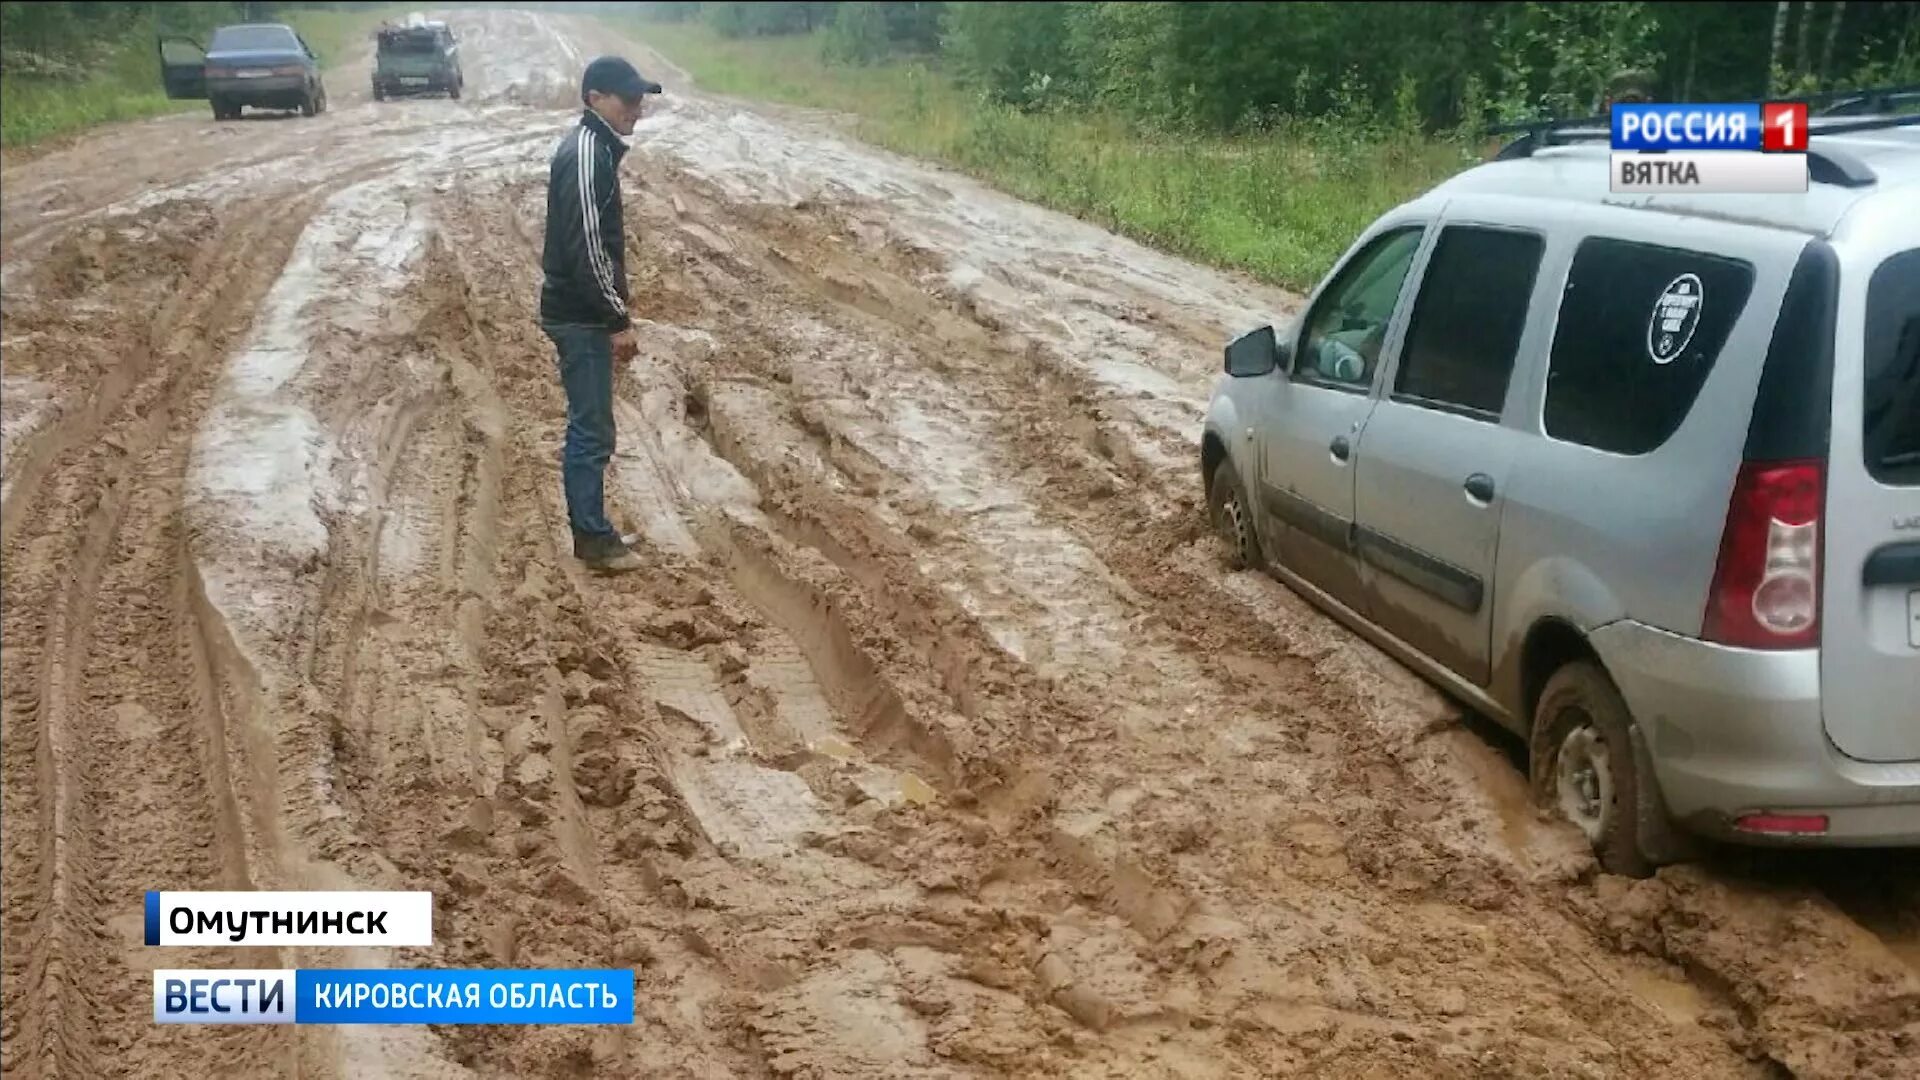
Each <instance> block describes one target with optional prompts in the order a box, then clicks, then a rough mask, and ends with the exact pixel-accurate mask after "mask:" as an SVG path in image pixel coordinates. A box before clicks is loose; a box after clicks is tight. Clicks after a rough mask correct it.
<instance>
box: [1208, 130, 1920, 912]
mask: <svg viewBox="0 0 1920 1080" xmlns="http://www.w3.org/2000/svg"><path fill="white" fill-rule="evenodd" d="M1914 119H1915V118H1912V117H1907V118H1901V119H1898V120H1896V119H1894V118H1891V117H1882V118H1880V119H1879V120H1877V121H1871V120H1863V119H1861V118H1858V117H1849V118H1847V120H1846V121H1845V125H1847V126H1850V127H1851V129H1852V130H1848V129H1847V127H1843V126H1842V125H1841V124H1840V123H1839V122H1837V121H1836V122H1827V123H1823V122H1822V121H1821V119H1820V118H1815V121H1814V125H1813V133H1812V138H1811V143H1810V150H1809V153H1808V165H1809V170H1810V176H1811V182H1810V184H1809V188H1808V190H1807V191H1806V192H1805V193H1804V194H1798V193H1796V194H1784V195H1782V194H1775V195H1734V194H1706V195H1703V194H1685V193H1681V194H1655V195H1613V194H1610V193H1609V191H1608V188H1609V182H1608V167H1609V151H1608V147H1607V146H1606V145H1605V143H1604V141H1603V140H1604V139H1605V137H1606V136H1605V129H1604V128H1600V129H1598V130H1593V129H1589V130H1587V131H1586V132H1584V133H1582V132H1578V131H1572V132H1562V133H1560V134H1559V135H1555V134H1553V133H1551V132H1543V133H1534V134H1530V135H1529V136H1527V137H1525V138H1523V139H1521V140H1517V141H1516V142H1515V143H1514V144H1513V145H1512V146H1509V147H1508V148H1507V150H1506V151H1505V152H1503V153H1502V155H1501V159H1499V160H1496V161H1493V162H1489V163H1486V164H1483V165H1480V166H1477V167H1475V168H1473V169H1470V170H1468V171H1466V172H1464V173H1462V174H1461V175H1459V176H1456V177H1454V178H1453V179H1451V180H1449V181H1447V182H1445V183H1442V184H1440V185H1439V186H1438V187H1436V188H1434V189H1433V190H1431V191H1429V192H1427V193H1425V194H1424V195H1422V196H1420V197H1418V198H1415V199H1413V200H1411V201H1410V202H1407V203H1406V204H1404V205H1402V206H1399V207H1397V208H1395V209H1393V210H1391V211H1389V212H1388V213H1386V214H1384V215H1383V216H1381V217H1380V218H1379V219H1378V220H1377V221H1375V222H1374V223H1373V224H1372V225H1371V226H1370V227H1369V228H1368V229H1366V230H1365V232H1363V233H1362V234H1361V235H1360V236H1359V237H1358V239H1357V240H1356V241H1355V242H1354V244H1353V245H1352V247H1351V248H1350V249H1349V250H1348V251H1347V252H1346V253H1345V255H1344V256H1343V257H1342V258H1341V259H1340V260H1339V262H1338V263H1337V264H1336V265H1335V267H1334V268H1333V270H1332V271H1331V272H1330V273H1329V274H1328V275H1327V277H1326V278H1325V280H1324V281H1323V282H1322V283H1321V284H1320V286H1319V287H1318V288H1317V289H1315V290H1314V292H1313V294H1312V296H1311V298H1310V300H1309V302H1308V305H1307V307H1306V308H1305V310H1304V313H1303V314H1302V315H1301V316H1300V317H1299V318H1298V320H1297V321H1296V322H1294V323H1293V324H1292V325H1291V326H1288V327H1285V328H1282V329H1279V330H1276V328H1274V327H1271V326H1269V327H1264V328H1261V329H1257V330H1254V331H1251V332H1249V333H1247V334H1245V335H1243V336H1241V337H1239V338H1238V339H1236V340H1235V341H1233V342H1232V343H1231V344H1229V345H1228V346H1227V348H1226V351H1225V367H1226V375H1225V377H1224V378H1223V379H1222V380H1221V382H1220V384H1219V385H1218V387H1217V389H1216V391H1215V393H1214V396H1213V398H1212V400H1211V402H1210V404H1209V408H1208V411H1207V414H1206V419H1205V424H1204V427H1203V434H1202V438H1201V447H1200V467H1201V477H1202V481H1203V483H1204V491H1205V495H1206V500H1207V501H1206V505H1207V508H1208V514H1209V516H1210V519H1211V524H1212V526H1213V528H1214V529H1215V530H1216V532H1217V535H1219V536H1220V537H1221V539H1222V540H1223V542H1224V544H1225V546H1226V548H1227V551H1228V553H1229V557H1230V558H1231V559H1232V560H1234V561H1235V562H1236V563H1238V564H1241V565H1248V566H1254V567H1261V568H1264V569H1266V570H1268V571H1269V572H1271V573H1272V574H1273V575H1275V576H1276V577H1278V578H1279V579H1280V580H1282V581H1283V582H1285V583H1286V584H1287V585H1289V586H1290V587H1291V588H1292V589H1294V590H1295V591H1296V592H1298V593H1300V594H1301V595H1303V596H1304V597H1306V598H1307V599H1308V600H1309V601H1311V602H1312V603H1314V604H1315V605H1317V606H1319V607H1320V608H1322V609H1324V610H1326V611H1328V612H1330V613H1331V614H1333V615H1334V616H1335V617H1336V618H1338V619H1339V620H1340V621H1342V622H1344V623H1345V624H1347V625H1348V626H1350V627H1351V628H1353V629H1355V630H1357V631H1358V632H1359V633H1360V634H1362V635H1363V636H1365V637H1366V638H1368V639H1370V640H1371V641H1373V642H1374V643H1376V644H1378V645H1380V646H1381V647H1382V648H1384V649H1386V650H1387V651H1388V652H1390V653H1392V654H1393V655H1395V656H1396V657H1398V658H1399V659H1400V660H1402V661H1403V662H1405V663H1407V664H1409V665H1410V666H1412V667H1413V668H1415V669H1416V670H1418V671H1419V672H1421V673H1422V674H1423V675H1425V676H1426V677H1428V678H1429V679H1430V680H1432V681H1433V682H1434V683H1436V684H1437V685H1439V686H1440V687H1441V688H1443V689H1445V690H1446V691H1448V692H1449V693H1450V694H1451V695H1453V696H1454V697H1456V698H1457V699H1459V700H1461V701H1462V702H1464V703H1466V704H1467V705H1469V706H1470V707H1472V708H1474V709H1476V710H1478V711H1480V712H1482V713H1484V714H1485V715H1487V716H1489V717H1491V718H1493V719H1494V720H1496V721H1498V722H1499V723H1501V724H1502V725H1504V726H1505V727H1507V728H1509V729H1511V730H1512V731H1514V732H1515V733H1517V734H1518V735H1520V736H1521V737H1523V738H1525V739H1526V740H1527V744H1528V748H1529V751H1530V755H1529V756H1530V770H1531V773H1532V782H1533V788H1534V791H1535V793H1536V796H1537V797H1538V798H1539V800H1540V801H1541V802H1542V803H1544V804H1545V805H1546V806H1548V807H1550V808H1552V809H1554V810H1557V811H1558V812H1559V813H1560V814H1562V815H1563V816H1565V817H1566V818H1567V819H1568V820H1570V821H1572V822H1573V823H1574V824H1576V825H1577V826H1579V827H1580V828H1581V829H1582V830H1583V831H1584V832H1585V833H1586V835H1587V836H1588V838H1589V839H1591V840H1592V842H1593V844H1594V846H1595V849H1596V852H1597V854H1598V856H1599V858H1600V861H1601V863H1602V865H1603V866H1605V867H1606V868H1607V869H1609V870H1611V871H1614V872H1619V873H1627V874H1643V873H1646V872H1649V871H1650V870H1651V869H1652V868H1653V867H1654V866H1656V865H1658V864H1660V863H1664V862H1670V861H1675V860H1679V859H1684V858H1687V857H1689V856H1690V855H1692V854H1693V853H1694V852H1695V851H1697V850H1698V848H1697V845H1696V843H1695V842H1696V841H1697V840H1698V839H1700V838H1703V837H1704V838H1716V839H1721V840H1730V841H1735V842H1745V843H1756V844H1775V845H1808V846H1814V845H1836V846H1868V847H1906V846H1913V845H1917V844H1920V213H1915V208H1916V207H1920V129H1916V128H1914V127H1912V126H1898V125H1900V124H1907V125H1911V123H1912V122H1913V120H1914ZM1868 127H1871V128H1874V130H1862V128H1868ZM1836 128H1839V129H1840V130H1834V129H1836Z"/></svg>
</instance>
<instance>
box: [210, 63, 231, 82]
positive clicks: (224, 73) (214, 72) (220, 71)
mask: <svg viewBox="0 0 1920 1080" xmlns="http://www.w3.org/2000/svg"><path fill="white" fill-rule="evenodd" d="M236 70H238V69H237V68H230V67H217V66H214V65H212V64H209V65H207V78H209V79H230V78H232V77H233V73H234V72H235V71H236Z"/></svg>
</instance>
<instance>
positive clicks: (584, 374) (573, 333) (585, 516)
mask: <svg viewBox="0 0 1920 1080" xmlns="http://www.w3.org/2000/svg"><path fill="white" fill-rule="evenodd" d="M542 329H544V330H546V332H547V336H548V337H549V338H552V339H553V345H554V348H556V349H558V350H559V351H560V383H561V385H563V386H565V387H566V388H567V444H566V449H565V450H564V451H562V453H561V457H560V479H561V486H562V487H564V488H565V489H566V492H567V519H568V520H569V521H570V522H571V523H572V524H573V534H574V536H576V537H583V536H616V535H618V534H617V532H616V531H615V529H614V527H613V523H612V522H610V521H608V520H607V507H606V472H607V462H608V461H609V460H611V459H612V457H613V445H614V436H613V335H611V334H610V333H608V332H607V331H606V330H605V329H603V328H601V327H598V326H576V325H569V324H562V323H547V324H545V325H544V326H543V327H542Z"/></svg>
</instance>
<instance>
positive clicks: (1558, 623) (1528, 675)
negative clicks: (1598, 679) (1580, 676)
mask: <svg viewBox="0 0 1920 1080" xmlns="http://www.w3.org/2000/svg"><path fill="white" fill-rule="evenodd" d="M1576 660H1590V661H1592V662H1593V665H1594V666H1595V667H1597V668H1599V669H1600V671H1601V673H1602V674H1604V675H1606V676H1607V678H1609V679H1611V678H1613V675H1612V673H1610V672H1608V671H1607V665H1606V662H1605V661H1603V660H1601V659H1600V654H1599V652H1598V651H1596V650H1595V649H1594V647H1593V644H1592V643H1591V642H1589V641H1588V640H1587V635H1586V634H1585V633H1584V632H1583V631H1582V630H1581V629H1580V628H1579V627H1577V626H1575V625H1574V624H1573V623H1572V622H1570V621H1568V620H1566V619H1563V618H1560V617H1559V616H1557V615H1549V616H1545V617H1543V618H1539V619H1536V620H1534V622H1533V625H1532V626H1530V627H1528V628H1527V636H1526V639H1525V641H1524V642H1523V643H1522V645H1521V646H1520V672H1519V674H1520V686H1519V695H1520V696H1519V701H1518V705H1519V710H1518V715H1517V716H1516V720H1517V721H1518V722H1519V724H1520V725H1521V726H1522V727H1523V728H1524V729H1525V730H1526V731H1527V732H1528V733H1529V734H1531V732H1532V731H1533V714H1534V710H1535V709H1536V708H1538V707H1539V705H1540V695H1541V693H1542V692H1543V691H1545V690H1546V688H1547V680H1549V679H1551V678H1553V673H1554V672H1556V671H1559V670H1560V669H1561V668H1563V667H1565V666H1566V665H1568V664H1571V663H1573V662H1574V661H1576Z"/></svg>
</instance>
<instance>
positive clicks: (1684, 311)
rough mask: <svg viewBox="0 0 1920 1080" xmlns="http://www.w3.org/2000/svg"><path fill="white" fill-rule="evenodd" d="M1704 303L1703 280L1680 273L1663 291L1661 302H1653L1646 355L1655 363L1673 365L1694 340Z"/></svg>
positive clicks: (1659, 300) (1648, 321)
mask: <svg viewBox="0 0 1920 1080" xmlns="http://www.w3.org/2000/svg"><path fill="white" fill-rule="evenodd" d="M1705 302H1706V292H1705V290H1704V289H1702V288H1701V286H1700V279H1699V278H1697V277H1695V276H1694V275H1692V274H1681V275H1680V276H1679V277H1677V278H1674V279H1673V280H1672V281H1670V282H1668V283H1667V287H1666V288H1664V289H1662V290H1660V299H1658V300H1655V301H1654V302H1653V318H1651V319H1649V320H1647V355H1648V356H1650V357H1652V358H1653V362H1654V363H1656V364H1670V363H1672V362H1673V358H1674V357H1676V356H1679V355H1680V352H1681V350H1683V349H1685V348H1686V347H1687V343H1688V342H1690V341H1692V340H1693V331H1694V328H1695V327H1697V326H1699V325H1700V307H1701V305H1702V304H1704V303H1705Z"/></svg>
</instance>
